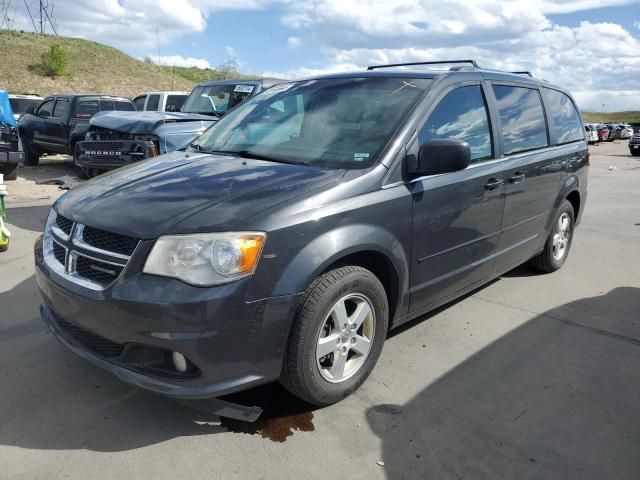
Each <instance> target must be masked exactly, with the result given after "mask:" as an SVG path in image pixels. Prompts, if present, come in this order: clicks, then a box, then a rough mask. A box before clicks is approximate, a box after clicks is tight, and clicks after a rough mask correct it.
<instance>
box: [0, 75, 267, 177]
mask: <svg viewBox="0 0 640 480" xmlns="http://www.w3.org/2000/svg"><path fill="white" fill-rule="evenodd" d="M273 83H274V82H272V81H271V82H269V81H266V80H224V81H209V82H204V83H201V84H199V85H197V86H196V87H195V88H194V89H193V91H192V92H191V93H188V92H149V93H144V94H141V95H139V96H137V97H135V98H134V99H133V101H131V100H129V99H127V98H123V97H116V96H111V95H99V94H59V95H50V96H48V97H46V98H44V99H42V98H37V97H29V99H27V98H25V97H26V96H17V95H15V96H13V97H14V100H12V105H13V103H15V105H16V110H17V112H18V113H17V114H16V113H15V111H14V116H15V119H16V120H17V121H18V125H17V133H19V136H20V141H21V144H22V149H21V150H22V151H23V152H24V163H25V165H31V166H35V165H38V162H39V159H40V157H41V155H43V154H45V153H54V154H57V153H61V154H67V155H71V156H72V157H73V161H74V164H75V165H76V167H77V168H78V170H79V173H80V174H81V175H82V176H83V177H85V178H87V177H93V176H95V175H96V174H99V173H102V172H104V171H107V170H110V169H113V168H118V167H121V166H123V165H127V164H129V163H132V162H136V161H140V160H143V159H145V158H149V157H153V156H157V155H161V154H164V153H167V152H170V151H173V150H176V149H177V148H180V147H184V146H186V145H189V144H190V143H191V142H192V140H193V139H194V138H196V137H197V136H198V135H200V134H201V133H202V132H203V131H204V130H206V129H207V128H208V127H209V126H211V125H212V124H213V123H215V122H216V121H217V120H218V119H219V118H220V117H221V116H223V115H224V114H225V113H226V112H227V111H229V110H231V109H232V108H233V107H235V106H236V105H238V104H240V103H242V102H243V101H244V100H246V99H247V98H249V97H250V96H252V95H255V94H257V93H259V92H260V91H262V90H263V89H264V88H266V87H267V86H270V85H272V84H273ZM27 100H28V101H29V102H31V103H27ZM16 151H18V149H16ZM7 178H9V177H7Z"/></svg>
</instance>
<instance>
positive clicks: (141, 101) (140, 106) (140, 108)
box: [133, 95, 147, 112]
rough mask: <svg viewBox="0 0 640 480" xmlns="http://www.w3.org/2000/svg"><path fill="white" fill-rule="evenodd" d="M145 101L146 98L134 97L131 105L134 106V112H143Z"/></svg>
mask: <svg viewBox="0 0 640 480" xmlns="http://www.w3.org/2000/svg"><path fill="white" fill-rule="evenodd" d="M146 99H147V97H146V96H144V95H143V96H141V97H136V98H134V99H133V104H134V105H135V106H136V110H138V111H140V112H141V111H143V110H144V101H145V100H146Z"/></svg>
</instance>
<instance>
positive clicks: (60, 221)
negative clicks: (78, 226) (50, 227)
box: [56, 215, 73, 235]
mask: <svg viewBox="0 0 640 480" xmlns="http://www.w3.org/2000/svg"><path fill="white" fill-rule="evenodd" d="M56 225H57V226H58V228H59V229H60V230H62V231H63V232H64V233H66V234H67V235H71V227H72V226H73V222H72V221H71V220H69V219H68V218H65V217H63V216H62V215H57V216H56Z"/></svg>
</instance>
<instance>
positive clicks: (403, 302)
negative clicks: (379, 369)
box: [35, 61, 589, 405]
mask: <svg viewBox="0 0 640 480" xmlns="http://www.w3.org/2000/svg"><path fill="white" fill-rule="evenodd" d="M426 63H427V64H429V63H432V62H426ZM445 63H446V64H451V63H456V64H458V63H459V64H460V65H457V66H454V67H453V68H450V69H449V68H447V69H443V70H438V69H437V68H436V67H429V68H431V69H428V70H420V69H408V68H407V66H406V65H391V66H375V67H370V68H369V70H367V71H364V72H350V73H344V74H336V75H329V76H323V77H318V78H311V79H306V80H301V81H294V82H290V83H284V84H280V85H277V86H275V87H272V88H271V89H269V90H266V91H265V92H263V93H260V94H259V95H257V96H255V97H254V98H252V99H249V100H248V101H247V102H246V103H244V104H242V105H240V106H239V107H237V108H236V109H234V110H233V111H232V112H231V113H229V114H228V115H227V116H226V117H224V118H222V119H221V120H220V121H219V122H218V123H217V124H216V125H215V126H213V127H212V128H210V129H209V130H207V131H206V132H205V133H203V134H202V136H200V137H199V138H197V139H196V140H195V142H194V143H193V144H192V145H191V146H190V147H187V148H185V149H183V150H182V151H176V152H173V153H170V154H167V155H163V156H160V157H156V158H153V159H149V160H147V161H144V162H141V163H139V164H135V165H132V166H130V167H126V168H123V169H120V170H118V171H116V172H112V173H109V174H105V175H102V176H100V177H98V178H96V179H94V180H93V181H90V182H88V183H86V184H84V185H82V186H79V187H77V188H74V189H73V190H71V191H70V192H68V193H66V194H65V195H63V196H62V197H61V198H60V199H59V200H58V201H56V203H55V204H54V206H53V208H52V210H51V213H50V215H49V218H48V221H47V224H46V227H45V231H44V235H43V237H41V238H40V239H39V240H38V241H37V243H36V245H35V258H36V277H37V281H38V285H39V288H40V290H41V293H42V298H43V304H42V308H41V311H42V316H43V319H44V320H45V322H47V324H48V325H49V326H50V328H51V330H52V331H53V332H54V334H55V335H56V337H57V338H58V339H59V340H60V341H62V342H63V343H64V344H65V345H66V346H67V347H68V348H70V349H71V350H73V351H74V352H76V353H77V354H79V355H80V356H82V357H84V358H85V359H87V360H89V361H91V362H93V363H94V364H97V365H98V366H100V367H102V368H105V369H107V370H109V371H111V372H112V373H114V374H115V375H117V376H118V377H119V378H121V379H122V380H124V381H126V382H128V383H130V384H133V385H136V386H139V387H142V388H145V389H148V390H151V391H154V392H157V393H161V394H165V395H169V396H173V397H177V398H183V399H184V398H188V399H189V398H190V399H196V398H206V397H217V396H220V395H223V394H226V393H230V392H234V391H238V390H243V389H247V388H249V387H252V386H255V385H259V384H263V383H267V382H272V381H276V380H279V381H280V382H282V384H283V385H285V387H286V388H287V389H289V390H290V391H291V392H293V393H294V394H295V395H297V396H299V397H301V398H303V399H305V400H307V401H309V402H311V403H313V404H316V405H327V404H331V403H334V402H337V401H339V400H340V399H342V398H344V397H345V396H347V395H349V394H350V393H352V392H353V391H354V390H355V389H356V388H358V386H360V385H361V384H362V383H363V382H364V380H365V379H366V378H367V376H368V375H369V374H370V373H371V371H372V369H373V368H374V365H375V363H376V361H377V359H378V357H379V355H380V352H381V350H382V346H383V344H384V341H385V337H386V336H387V332H388V330H389V329H390V328H393V327H397V326H398V325H401V324H403V323H405V322H407V321H408V320H411V319H413V318H416V317H418V316H420V315H422V314H424V313H425V312H428V311H430V310H432V309H434V308H436V307H438V306H440V305H443V304H445V303H447V302H449V301H451V300H453V299H455V298H457V297H460V296H461V295H463V294H465V293H466V292H469V291H471V290H473V289H475V288H477V287H479V286H480V285H482V284H484V283H486V282H488V281H489V280H491V279H493V278H495V277H496V276H499V275H501V274H503V273H504V272H506V271H508V270H510V269H512V268H514V267H516V266H517V265H519V264H521V263H523V262H526V261H528V260H532V263H533V265H535V266H536V267H538V268H539V269H540V270H541V271H543V272H552V271H554V270H557V269H559V268H560V267H561V266H562V265H563V263H564V261H565V260H566V258H567V255H568V252H569V249H570V247H571V240H572V237H573V233H574V228H575V226H576V224H577V223H578V221H579V219H580V216H581V214H582V211H583V210H584V205H585V200H586V195H587V191H586V187H587V170H588V169H587V168H586V167H587V166H588V165H589V153H588V151H587V141H586V139H585V137H584V130H583V128H582V121H581V118H580V114H579V113H578V109H577V108H576V105H575V102H574V101H573V99H572V98H571V96H570V95H569V94H568V93H567V92H566V91H564V90H562V89H560V88H558V87H556V86H553V85H551V84H549V83H547V82H545V81H541V80H538V79H535V78H532V77H529V76H525V75H520V74H511V73H506V72H499V71H492V70H484V69H480V68H478V67H477V65H476V64H475V62H467V61H465V62H462V61H458V62H445Z"/></svg>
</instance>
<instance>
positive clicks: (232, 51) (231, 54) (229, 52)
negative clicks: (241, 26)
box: [224, 46, 237, 58]
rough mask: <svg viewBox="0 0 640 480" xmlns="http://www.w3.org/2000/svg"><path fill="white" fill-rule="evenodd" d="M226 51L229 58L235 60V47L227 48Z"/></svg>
mask: <svg viewBox="0 0 640 480" xmlns="http://www.w3.org/2000/svg"><path fill="white" fill-rule="evenodd" d="M224 51H225V52H227V56H228V57H230V58H235V57H236V55H237V52H236V49H235V48H233V47H229V46H227V47H225V49H224Z"/></svg>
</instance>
